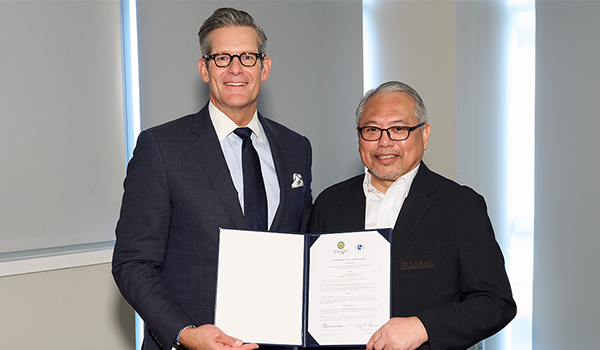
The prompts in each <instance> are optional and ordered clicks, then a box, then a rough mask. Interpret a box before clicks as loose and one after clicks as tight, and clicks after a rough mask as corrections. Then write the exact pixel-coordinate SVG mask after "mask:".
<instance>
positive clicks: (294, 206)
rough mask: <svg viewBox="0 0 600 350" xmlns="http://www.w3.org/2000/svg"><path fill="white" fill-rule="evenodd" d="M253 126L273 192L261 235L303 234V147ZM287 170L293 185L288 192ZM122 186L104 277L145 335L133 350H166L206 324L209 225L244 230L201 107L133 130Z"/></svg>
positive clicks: (307, 171) (213, 235)
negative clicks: (273, 207)
mask: <svg viewBox="0 0 600 350" xmlns="http://www.w3.org/2000/svg"><path fill="white" fill-rule="evenodd" d="M259 120H260V122H261V124H262V126H263V128H264V130H265V133H266V136H267V138H268V139H269V143H270V145H271V151H272V154H273V161H274V163H275V168H276V172H277V177H278V181H279V188H280V204H279V208H278V209H277V212H276V214H275V217H274V220H273V223H272V225H271V227H270V230H272V231H280V232H304V231H305V230H306V226H307V224H308V218H309V215H310V211H311V209H312V194H311V190H310V188H311V187H310V186H311V181H312V177H311V162H312V158H311V157H312V154H311V152H312V151H311V146H310V142H309V141H308V139H307V138H305V137H303V136H301V135H299V134H297V133H295V132H293V131H291V130H290V129H288V128H286V127H284V126H282V125H280V124H278V123H276V122H273V121H271V120H269V119H265V118H263V117H262V116H261V115H260V114H259ZM295 173H297V174H300V175H301V176H302V178H303V182H304V186H303V187H298V188H292V182H293V175H294V174H295ZM124 188H125V192H124V195H123V202H122V206H121V215H120V219H119V221H118V223H117V228H116V236H117V240H116V245H115V250H114V256H113V275H114V278H115V281H116V283H117V285H118V286H119V289H120V290H121V293H122V294H123V296H124V297H125V299H126V300H127V301H128V302H129V303H130V304H131V305H132V306H133V307H134V309H135V310H136V311H137V312H138V313H139V314H140V316H141V317H142V318H143V319H144V321H145V322H146V325H147V327H148V328H149V330H150V332H148V331H147V332H146V337H145V340H144V346H143V349H145V350H147V349H159V348H160V347H159V343H160V344H162V346H163V348H164V349H170V346H171V344H172V342H173V341H174V340H175V338H176V336H177V334H178V332H179V331H180V330H181V329H182V328H183V327H185V326H187V325H190V324H196V325H202V324H206V323H213V322H214V305H215V294H216V290H215V289H216V268H217V254H218V243H219V228H220V227H222V228H234V229H244V228H246V224H245V221H244V216H243V213H242V208H241V206H240V204H239V200H238V195H237V191H236V189H235V187H234V185H233V181H232V179H231V175H230V173H229V169H228V167H227V163H226V161H225V157H224V156H223V152H222V150H221V146H220V144H219V141H218V139H217V135H216V132H215V130H214V127H213V125H212V122H211V120H210V117H209V115H208V104H207V105H206V106H205V107H204V108H203V109H202V110H201V111H200V112H198V113H197V114H193V115H188V116H185V117H182V118H179V119H177V120H174V121H171V122H168V123H166V124H163V125H160V126H157V127H154V128H151V129H148V130H146V131H144V132H142V133H141V134H140V136H139V138H138V142H137V146H136V148H135V151H134V156H133V158H132V159H131V161H130V162H129V165H128V167H127V177H126V179H125V182H124ZM150 333H151V334H150ZM232 335H233V336H235V334H232ZM153 338H154V339H153Z"/></svg>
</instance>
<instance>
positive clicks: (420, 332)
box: [367, 316, 429, 350]
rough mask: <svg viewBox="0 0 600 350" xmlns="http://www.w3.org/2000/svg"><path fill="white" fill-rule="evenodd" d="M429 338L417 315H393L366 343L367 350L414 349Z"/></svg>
mask: <svg viewBox="0 0 600 350" xmlns="http://www.w3.org/2000/svg"><path fill="white" fill-rule="evenodd" d="M427 340H429V337H428V336H427V330H426V329H425V326H423V323H422V322H421V320H419V318H418V317H416V316H412V317H393V318H392V319H390V320H389V321H387V323H386V324H384V325H383V326H381V328H379V329H378V330H377V331H376V332H375V333H373V335H372V336H371V339H369V342H368V343H367V350H415V349H417V348H418V347H419V346H421V345H422V344H423V343H425V342H426V341H427Z"/></svg>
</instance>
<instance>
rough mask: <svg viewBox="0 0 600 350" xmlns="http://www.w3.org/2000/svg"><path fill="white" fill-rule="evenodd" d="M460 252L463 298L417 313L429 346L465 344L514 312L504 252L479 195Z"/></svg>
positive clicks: (486, 334)
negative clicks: (423, 326)
mask: <svg viewBox="0 0 600 350" xmlns="http://www.w3.org/2000/svg"><path fill="white" fill-rule="evenodd" d="M461 226H462V227H461V231H462V232H461V234H460V238H459V243H458V246H459V252H458V276H459V286H460V288H459V293H460V295H459V301H458V302H455V303H450V304H446V305H442V306H439V307H435V308H431V309H428V310H425V311H423V312H420V313H418V314H417V315H416V316H417V317H419V319H420V320H421V321H422V322H423V324H424V325H425V328H426V329H427V333H428V335H429V343H430V346H431V349H464V348H467V347H469V346H471V345H473V339H485V338H487V337H489V336H491V335H493V334H495V333H496V332H498V331H500V330H501V329H502V328H504V326H506V325H507V324H508V323H509V322H510V320H512V319H513V317H514V316H515V314H516V304H515V302H514V300H513V298H512V291H511V288H510V283H509V281H508V277H507V275H506V271H505V268H504V258H503V256H502V252H501V250H500V247H499V246H498V243H497V242H496V239H495V237H494V231H493V229H492V225H491V222H490V220H489V217H488V215H487V208H486V205H485V202H484V200H483V198H482V197H481V196H477V197H476V198H475V200H474V201H473V202H472V203H471V204H470V206H469V207H468V210H467V212H466V213H465V217H464V220H463V222H462V225H461Z"/></svg>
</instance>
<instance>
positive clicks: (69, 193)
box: [0, 1, 125, 257]
mask: <svg viewBox="0 0 600 350" xmlns="http://www.w3.org/2000/svg"><path fill="white" fill-rule="evenodd" d="M0 43H1V46H2V49H0V62H1V64H0V96H1V97H0V114H1V115H2V127H1V128H0V164H1V165H0V177H1V181H0V237H2V244H0V257H1V256H2V253H6V252H12V251H20V250H29V249H40V248H48V247H57V246H65V245H74V244H84V243H89V242H102V241H111V240H113V236H114V234H113V227H114V223H113V221H114V217H115V216H116V215H117V214H118V210H119V203H120V197H121V192H122V191H121V188H120V187H121V183H122V181H123V175H124V173H125V153H124V144H125V140H124V137H123V125H124V122H123V92H122V86H123V82H122V75H121V32H120V9H119V3H118V2H117V1H85V2H84V1H35V2H34V1H0Z"/></svg>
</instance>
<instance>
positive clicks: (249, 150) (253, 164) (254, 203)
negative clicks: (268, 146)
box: [233, 128, 267, 231]
mask: <svg viewBox="0 0 600 350" xmlns="http://www.w3.org/2000/svg"><path fill="white" fill-rule="evenodd" d="M233 132H234V133H235V134H236V135H237V136H239V137H240V138H241V139H242V140H243V141H242V172H243V174H244V218H245V219H246V226H247V228H248V229H249V230H254V231H266V230H267V194H266V192H265V184H264V182H263V177H262V172H261V170H260V159H259V158H258V153H256V150H255V149H254V146H252V140H251V139H250V135H252V130H250V128H237V129H235V130H234V131H233Z"/></svg>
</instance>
